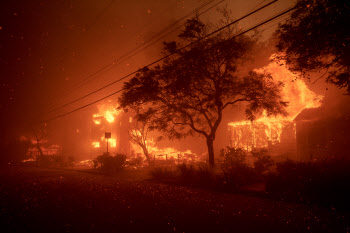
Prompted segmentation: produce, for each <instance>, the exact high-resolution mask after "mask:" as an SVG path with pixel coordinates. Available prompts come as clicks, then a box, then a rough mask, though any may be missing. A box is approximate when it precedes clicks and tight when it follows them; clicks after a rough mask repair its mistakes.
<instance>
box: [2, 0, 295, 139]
mask: <svg viewBox="0 0 350 233" xmlns="http://www.w3.org/2000/svg"><path fill="white" fill-rule="evenodd" d="M206 2H209V1H204V0H188V1H186V0H169V1H164V0H144V1H141V0H132V1H122V0H120V1H117V0H112V1H111V0H102V1H97V0H46V1H45V0H41V1H39V0H34V1H26V0H17V1H6V2H4V3H2V6H1V9H0V11H1V12H0V51H1V52H0V70H1V71H0V72H1V83H0V84H1V85H0V87H1V90H0V93H1V94H0V95H1V102H0V110H1V131H2V132H4V134H5V133H6V134H18V133H19V132H22V131H25V130H28V128H30V126H31V122H33V120H34V119H47V118H50V117H53V116H55V115H57V114H62V113H64V112H67V111H70V110H72V109H75V108H78V107H80V106H82V105H84V104H87V103H89V102H91V101H94V100H96V99H98V98H101V97H103V96H105V95H108V94H110V93H111V92H113V91H115V90H118V89H120V88H121V86H122V82H120V83H118V84H116V85H113V86H111V87H109V88H106V89H105V90H103V91H102V92H99V93H97V94H95V95H93V96H90V97H89V98H86V99H83V100H81V101H79V102H77V103H74V104H72V105H70V106H68V107H66V108H63V109H59V110H57V111H54V112H51V113H48V111H49V110H50V109H52V108H54V107H57V106H60V105H62V104H64V103H67V102H69V101H71V100H74V99H76V98H78V97H80V96H82V95H85V94H87V93H89V92H91V91H93V90H95V89H97V88H99V87H101V86H103V85H105V84H107V83H110V82H112V81H113V80H116V79H118V78H120V77H123V76H124V75H127V74H129V73H131V72H133V71H135V70H137V69H139V68H141V67H143V66H144V65H146V64H148V63H150V62H152V61H154V60H156V59H158V58H160V57H161V56H162V54H161V48H162V42H163V41H166V40H173V39H174V38H175V37H176V36H177V35H178V34H179V30H178V31H174V32H172V33H169V32H168V35H167V36H166V37H164V38H163V39H162V40H160V41H159V42H157V43H154V44H153V45H152V46H150V47H149V48H148V49H145V50H143V51H141V52H140V53H138V54H137V55H135V56H133V57H131V58H129V59H127V60H125V61H123V62H121V63H120V64H119V65H116V66H115V67H113V68H112V69H110V70H108V71H106V72H102V73H100V74H99V75H96V76H92V77H90V76H91V74H94V73H95V72H96V71H98V70H99V69H101V68H102V67H104V66H106V65H108V64H111V62H112V61H114V60H116V59H118V58H120V56H122V55H125V54H128V52H130V51H131V50H132V49H134V48H135V47H137V46H140V45H142V44H143V43H145V41H147V40H148V39H150V38H152V36H154V35H155V34H156V33H157V32H159V31H160V30H161V29H163V28H165V27H167V26H168V25H170V24H171V23H173V22H175V21H176V20H177V19H179V18H181V17H182V16H184V15H186V14H188V13H190V12H191V11H193V10H194V9H196V8H198V7H199V6H201V5H203V4H205V3H206ZM216 3H217V4H218V5H217V6H218V7H222V6H227V8H228V9H230V10H231V11H232V15H233V18H238V17H240V16H242V15H244V14H245V13H248V12H249V11H251V10H253V9H254V8H257V7H259V6H262V5H263V4H262V1H260V0H252V1H222V2H220V1H219V0H216V1H213V2H212V3H211V5H214V4H216ZM264 4H265V3H264ZM292 4H293V3H292V2H291V1H286V0H285V1H280V2H278V3H276V4H274V5H272V6H271V7H269V8H268V9H267V10H265V11H263V12H261V13H259V14H257V15H255V16H253V17H250V18H249V19H248V20H246V21H245V22H242V23H240V26H242V27H246V26H249V25H254V24H255V23H257V22H259V21H261V20H263V19H264V18H266V17H267V16H271V15H273V14H275V13H277V12H279V11H281V10H283V9H286V8H287V7H289V6H291V5H292ZM208 6H210V5H208ZM207 8H208V7H207ZM216 8H217V7H215V8H213V9H211V10H208V12H206V13H205V14H203V16H201V17H202V18H203V19H205V20H207V21H215V19H216V18H215V17H217V11H216ZM203 9H205V8H203ZM201 10H202V9H201ZM201 10H199V11H198V12H197V13H200V12H201ZM192 16H194V15H192ZM182 23H183V22H182ZM272 26H274V25H272ZM265 29H269V28H267V27H266V28H265ZM272 29H273V28H272ZM272 29H269V30H272ZM270 33H271V32H270ZM86 81H88V82H86ZM82 84H83V85H82ZM117 97H118V96H114V97H113V98H112V100H116V99H117ZM94 111H96V107H94V106H92V107H91V108H89V109H85V110H83V111H80V112H77V113H75V114H78V115H80V116H83V115H84V114H85V115H87V116H88V115H91V113H92V112H94ZM72 115H73V114H72ZM80 116H67V118H68V120H65V121H69V119H72V121H74V119H80ZM53 124H55V123H53Z"/></svg>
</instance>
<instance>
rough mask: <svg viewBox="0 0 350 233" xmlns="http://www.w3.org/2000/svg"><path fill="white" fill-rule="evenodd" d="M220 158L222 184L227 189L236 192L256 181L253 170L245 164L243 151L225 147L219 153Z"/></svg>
mask: <svg viewBox="0 0 350 233" xmlns="http://www.w3.org/2000/svg"><path fill="white" fill-rule="evenodd" d="M220 156H221V157H223V162H222V163H221V166H220V167H221V170H222V172H223V182H224V185H225V186H227V188H229V189H232V190H238V189H239V188H240V187H241V186H243V185H247V184H251V183H254V182H255V181H256V173H255V171H254V169H253V168H251V167H248V165H247V164H246V163H245V158H246V152H245V151H243V150H242V149H235V148H232V147H227V148H225V149H222V150H221V151H220Z"/></svg>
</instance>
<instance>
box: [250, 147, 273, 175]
mask: <svg viewBox="0 0 350 233" xmlns="http://www.w3.org/2000/svg"><path fill="white" fill-rule="evenodd" d="M251 153H252V155H253V156H254V157H255V158H256V159H257V160H256V161H255V162H254V168H255V171H256V173H257V174H258V175H266V174H267V173H268V172H269V171H271V170H270V169H271V167H272V166H273V165H274V162H273V160H272V158H271V156H270V155H269V154H268V151H267V150H266V149H264V148H263V149H260V150H253V151H251Z"/></svg>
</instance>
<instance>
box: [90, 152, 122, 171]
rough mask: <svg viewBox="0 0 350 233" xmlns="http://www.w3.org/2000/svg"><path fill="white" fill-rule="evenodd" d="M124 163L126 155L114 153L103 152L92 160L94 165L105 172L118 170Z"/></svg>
mask: <svg viewBox="0 0 350 233" xmlns="http://www.w3.org/2000/svg"><path fill="white" fill-rule="evenodd" d="M125 165H126V155H124V154H116V155H115V156H111V155H110V154H109V153H103V154H102V155H100V156H97V157H96V159H95V160H94V166H95V167H96V168H99V169H101V170H102V171H106V172H116V171H120V170H121V169H122V168H123V167H124V166H125Z"/></svg>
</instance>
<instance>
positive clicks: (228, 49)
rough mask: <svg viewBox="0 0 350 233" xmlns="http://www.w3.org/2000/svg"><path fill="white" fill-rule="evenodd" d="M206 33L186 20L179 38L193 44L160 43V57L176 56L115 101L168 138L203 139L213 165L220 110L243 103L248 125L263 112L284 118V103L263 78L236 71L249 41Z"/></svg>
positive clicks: (138, 77)
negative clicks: (199, 136)
mask: <svg viewBox="0 0 350 233" xmlns="http://www.w3.org/2000/svg"><path fill="white" fill-rule="evenodd" d="M207 30H208V28H207V27H206V25H205V24H203V23H202V22H200V21H199V20H198V19H191V20H189V21H187V24H186V28H185V30H184V31H183V32H182V33H181V34H180V35H179V38H180V39H182V40H183V41H184V42H185V43H191V42H193V41H196V43H191V44H190V46H189V47H188V48H186V49H184V50H181V51H178V47H179V44H178V42H175V41H173V42H169V43H164V51H165V52H166V53H174V51H177V52H176V54H174V55H172V56H171V57H170V58H169V59H167V60H166V61H164V63H163V64H162V65H158V66H155V67H153V68H148V67H145V68H143V69H141V70H140V71H139V72H138V73H137V74H136V75H135V76H134V77H133V78H132V79H131V80H130V81H128V82H126V83H124V87H123V89H124V90H123V93H122V95H121V97H120V99H119V101H120V105H121V107H122V108H131V109H133V110H134V111H135V112H136V117H137V119H138V120H140V121H147V122H149V127H150V128H151V129H154V130H158V131H160V132H162V133H164V134H165V135H167V136H169V137H170V138H181V137H185V136H188V135H192V134H194V133H197V134H200V135H202V136H204V137H205V138H206V142H207V147H208V154H209V163H210V164H211V165H212V166H213V165H214V148H213V142H214V139H215V134H216V131H217V129H218V127H219V125H220V123H221V120H222V117H223V112H224V110H225V109H227V108H228V107H229V106H232V105H235V104H237V103H240V102H245V103H246V105H245V106H246V108H245V113H246V116H247V117H248V118H249V119H251V120H253V119H254V117H255V114H256V113H258V112H260V111H261V110H263V109H265V110H266V112H267V114H268V115H271V114H279V113H285V110H284V107H285V106H286V103H285V102H283V101H282V99H281V96H280V92H279V91H280V88H281V86H282V85H283V84H282V83H276V82H274V81H273V80H272V78H271V76H269V75H268V74H258V73H255V72H250V73H249V74H248V73H247V74H246V75H242V72H240V68H242V66H243V63H244V60H246V59H248V55H249V51H250V49H251V47H252V46H253V45H254V43H255V42H256V41H255V40H254V39H252V38H251V37H248V36H241V37H238V38H235V39H231V38H230V31H226V32H221V33H219V34H217V35H215V36H212V37H205V35H207Z"/></svg>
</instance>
